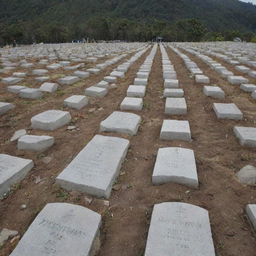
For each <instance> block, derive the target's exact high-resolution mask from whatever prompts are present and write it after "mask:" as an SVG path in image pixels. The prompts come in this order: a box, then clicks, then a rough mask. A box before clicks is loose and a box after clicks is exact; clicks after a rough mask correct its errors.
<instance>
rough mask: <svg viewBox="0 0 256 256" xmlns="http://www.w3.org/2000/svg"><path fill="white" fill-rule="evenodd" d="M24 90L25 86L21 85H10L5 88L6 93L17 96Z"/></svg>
mask: <svg viewBox="0 0 256 256" xmlns="http://www.w3.org/2000/svg"><path fill="white" fill-rule="evenodd" d="M26 88H27V87H26V86H22V85H10V86H8V87H7V91H8V92H11V93H14V94H18V93H19V92H20V91H21V90H23V89H26Z"/></svg>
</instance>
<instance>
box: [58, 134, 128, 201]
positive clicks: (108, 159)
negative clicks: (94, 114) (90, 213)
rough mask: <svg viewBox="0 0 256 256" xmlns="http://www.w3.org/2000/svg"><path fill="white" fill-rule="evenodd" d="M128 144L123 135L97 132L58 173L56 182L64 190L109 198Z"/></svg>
mask: <svg viewBox="0 0 256 256" xmlns="http://www.w3.org/2000/svg"><path fill="white" fill-rule="evenodd" d="M128 148H129V141H128V140H126V139H122V138H116V137H108V136H101V135H96V136H94V138H93V139H92V140H91V141H90V142H89V143H88V144H87V145H86V146H85V147H84V149H82V150H81V151H80V153H79V154H78V155H77V156H76V157H75V159H74V160H73V161H72V162H71V163H70V164H69V165H68V166H67V167H66V168H65V169H64V170H63V171H62V172H61V173H60V174H59V176H58V177H57V178H56V182H57V183H58V184H60V186H61V187H63V188H65V189H67V190H78V191H80V192H85V193H88V194H91V195H94V196H97V197H105V198H109V197H110V194H111V190H112V185H113V183H114V181H115V179H116V177H117V176H118V174H119V171H120V169H121V165H122V163H123V161H124V159H125V157H126V154H127V150H128Z"/></svg>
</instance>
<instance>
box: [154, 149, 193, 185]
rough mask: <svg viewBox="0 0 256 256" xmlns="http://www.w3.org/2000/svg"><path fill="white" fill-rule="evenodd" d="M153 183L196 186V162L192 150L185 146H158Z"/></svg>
mask: <svg viewBox="0 0 256 256" xmlns="http://www.w3.org/2000/svg"><path fill="white" fill-rule="evenodd" d="M152 182H153V184H154V185H160V184H164V183H169V182H173V183H178V184H183V185H186V186H189V187H192V188H197V187H198V177H197V170H196V162H195V156H194V152H193V150H190V149H186V148H177V147H172V148H171V147H170V148H160V149H159V150H158V154H157V159H156V163H155V167H154V171H153V175H152Z"/></svg>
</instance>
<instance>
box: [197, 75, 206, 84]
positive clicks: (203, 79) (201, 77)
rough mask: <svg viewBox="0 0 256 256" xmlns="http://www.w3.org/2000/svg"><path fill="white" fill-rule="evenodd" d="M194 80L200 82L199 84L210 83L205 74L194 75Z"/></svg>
mask: <svg viewBox="0 0 256 256" xmlns="http://www.w3.org/2000/svg"><path fill="white" fill-rule="evenodd" d="M195 80H196V82H197V83H200V84H209V83H210V79H209V77H208V76H205V75H195Z"/></svg>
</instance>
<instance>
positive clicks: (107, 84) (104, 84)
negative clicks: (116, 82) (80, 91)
mask: <svg viewBox="0 0 256 256" xmlns="http://www.w3.org/2000/svg"><path fill="white" fill-rule="evenodd" d="M94 86H97V87H101V88H106V89H108V87H109V83H108V82H106V81H104V80H102V81H100V82H99V83H97V84H95V85H94Z"/></svg>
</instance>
